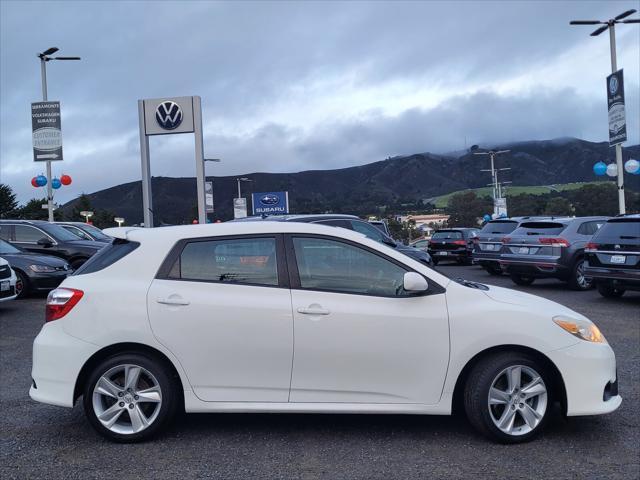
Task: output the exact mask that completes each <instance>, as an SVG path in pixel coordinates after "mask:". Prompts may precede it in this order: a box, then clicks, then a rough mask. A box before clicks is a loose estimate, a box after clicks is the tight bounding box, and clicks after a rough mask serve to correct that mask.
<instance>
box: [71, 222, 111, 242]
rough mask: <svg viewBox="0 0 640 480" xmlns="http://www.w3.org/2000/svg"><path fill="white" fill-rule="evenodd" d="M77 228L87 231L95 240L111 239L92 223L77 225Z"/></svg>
mask: <svg viewBox="0 0 640 480" xmlns="http://www.w3.org/2000/svg"><path fill="white" fill-rule="evenodd" d="M78 228H80V229H81V230H84V231H85V232H87V233H89V235H91V236H92V237H93V238H95V239H97V240H111V237H110V236H109V235H105V234H104V233H102V230H100V229H99V228H98V227H94V226H93V225H89V224H88V223H86V224H83V225H79V226H78Z"/></svg>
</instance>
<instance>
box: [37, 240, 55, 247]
mask: <svg viewBox="0 0 640 480" xmlns="http://www.w3.org/2000/svg"><path fill="white" fill-rule="evenodd" d="M38 245H40V246H41V247H44V248H49V247H50V246H52V245H53V242H52V241H51V240H49V239H48V238H45V237H43V238H41V239H40V240H38Z"/></svg>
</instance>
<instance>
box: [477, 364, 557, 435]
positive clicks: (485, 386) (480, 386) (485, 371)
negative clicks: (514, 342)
mask: <svg viewBox="0 0 640 480" xmlns="http://www.w3.org/2000/svg"><path fill="white" fill-rule="evenodd" d="M516 366H521V367H524V368H522V369H521V370H522V372H523V373H522V381H523V383H527V382H528V381H529V378H530V377H528V376H527V375H526V374H525V373H524V372H525V369H527V371H529V370H531V371H533V372H534V373H537V375H538V376H540V378H542V382H543V386H544V387H545V389H546V396H545V398H544V399H543V398H539V397H538V398H535V399H533V398H532V399H528V400H525V402H526V403H525V405H526V404H528V405H531V406H533V408H537V407H540V408H541V409H544V412H543V413H541V415H542V417H541V418H540V420H539V421H538V423H537V424H536V425H535V427H533V428H532V429H531V430H530V431H527V430H526V429H527V428H529V426H528V425H527V424H526V422H525V421H524V416H523V415H522V414H521V413H520V411H522V410H521V409H520V408H519V407H518V405H523V403H521V402H522V400H518V401H516V402H515V405H514V406H511V407H510V406H509V405H510V404H507V405H505V406H502V405H493V406H490V405H489V390H490V389H491V386H492V383H493V382H494V380H495V379H496V378H499V375H500V374H501V373H502V372H504V371H505V370H506V369H508V368H510V367H516ZM552 380H553V378H552V376H551V375H550V374H549V373H548V372H547V371H546V370H545V369H544V367H543V365H541V364H540V363H539V362H537V361H536V360H535V359H534V358H532V357H530V356H528V355H526V354H523V353H519V352H503V353H497V354H494V355H491V356H488V357H485V358H483V359H482V360H480V361H479V362H478V363H477V364H476V365H475V366H474V367H473V368H472V369H471V371H470V372H469V376H468V377H467V382H466V385H465V390H464V408H465V412H466V414H467V418H468V419H469V422H470V423H471V425H473V427H474V428H475V429H476V430H478V431H479V432H480V433H481V434H483V435H485V436H486V437H488V438H490V439H492V440H494V441H497V442H500V443H522V442H528V441H530V440H532V439H534V438H535V437H536V436H537V435H539V434H540V432H541V431H542V430H543V429H544V426H545V424H546V422H547V419H548V418H549V415H551V410H552V408H551V406H552V405H553V391H552V390H551V386H552V385H553V382H552ZM518 391H520V390H518ZM514 397H516V398H519V397H518V395H514ZM534 402H535V403H534ZM538 402H542V403H538ZM525 408H526V407H525ZM509 409H511V410H513V411H514V422H513V430H512V431H513V432H514V433H513V434H507V433H505V432H503V431H502V430H501V429H500V428H498V426H497V425H496V424H495V423H494V420H493V419H492V416H495V417H499V418H503V417H502V415H503V414H504V412H505V411H510V410H509Z"/></svg>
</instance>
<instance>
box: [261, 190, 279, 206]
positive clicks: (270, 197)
mask: <svg viewBox="0 0 640 480" xmlns="http://www.w3.org/2000/svg"><path fill="white" fill-rule="evenodd" d="M279 201H280V197H278V196H277V195H274V194H273V193H267V194H266V195H264V196H263V197H262V198H260V203H261V204H263V205H275V204H276V203H278V202H279Z"/></svg>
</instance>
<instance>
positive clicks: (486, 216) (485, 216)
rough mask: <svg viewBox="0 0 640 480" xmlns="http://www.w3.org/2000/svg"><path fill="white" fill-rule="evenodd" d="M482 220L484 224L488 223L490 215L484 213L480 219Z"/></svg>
mask: <svg viewBox="0 0 640 480" xmlns="http://www.w3.org/2000/svg"><path fill="white" fill-rule="evenodd" d="M482 219H483V220H484V221H485V222H489V221H490V220H491V215H489V214H488V213H485V214H484V217H482Z"/></svg>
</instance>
